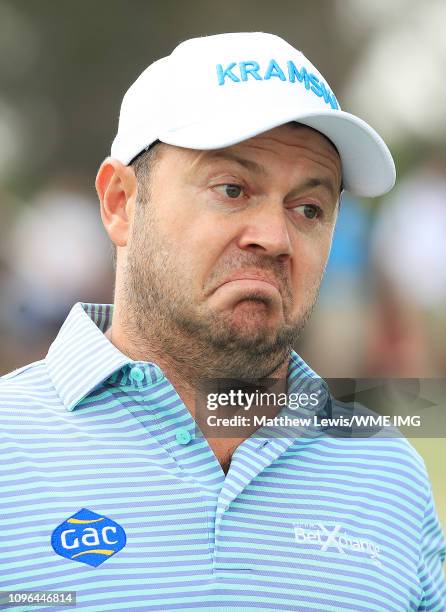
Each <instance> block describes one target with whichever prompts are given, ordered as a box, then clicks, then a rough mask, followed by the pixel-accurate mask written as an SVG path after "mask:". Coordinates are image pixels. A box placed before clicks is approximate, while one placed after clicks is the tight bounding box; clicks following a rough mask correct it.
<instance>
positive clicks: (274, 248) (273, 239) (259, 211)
mask: <svg viewBox="0 0 446 612" xmlns="http://www.w3.org/2000/svg"><path fill="white" fill-rule="evenodd" d="M247 215H248V217H247V219H245V223H244V226H243V229H242V231H241V233H240V238H239V245H238V246H239V248H240V249H243V250H248V251H251V252H255V253H257V254H261V253H263V254H264V255H270V256H271V257H282V258H286V257H289V256H291V255H292V244H291V240H290V235H289V231H288V223H287V216H286V210H285V209H284V207H283V205H282V203H281V202H274V203H273V202H271V201H269V202H265V203H264V205H261V206H258V207H256V208H251V209H250V210H249V211H247Z"/></svg>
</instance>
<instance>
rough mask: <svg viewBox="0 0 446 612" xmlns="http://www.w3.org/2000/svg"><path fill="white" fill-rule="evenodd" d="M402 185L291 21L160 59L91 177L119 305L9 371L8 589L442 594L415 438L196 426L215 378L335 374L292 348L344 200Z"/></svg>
mask: <svg viewBox="0 0 446 612" xmlns="http://www.w3.org/2000/svg"><path fill="white" fill-rule="evenodd" d="M394 179H395V170H394V165H393V161H392V158H391V155H390V153H389V151H388V149H387V147H386V145H385V144H384V143H383V141H382V140H381V139H380V137H379V136H378V135H377V134H376V133H375V132H374V131H373V130H372V128H370V127H369V126H368V125H367V124H365V123H364V122H363V121H361V120H360V119H358V118H356V117H354V116H352V115H350V114H348V113H344V112H342V111H341V110H340V109H339V106H338V102H337V100H336V98H335V96H334V94H333V93H332V91H331V89H330V88H329V86H328V85H327V83H326V81H325V80H324V79H323V77H322V75H321V74H320V73H319V72H318V71H317V70H316V69H315V67H314V66H313V65H312V64H310V62H309V61H308V60H307V59H306V58H305V57H304V56H303V55H302V54H301V53H300V52H299V51H296V50H295V49H294V48H293V47H291V46H290V45H289V44H287V43H286V42H285V41H283V40H282V39H280V38H278V37H276V36H273V35H270V34H261V33H245V34H223V35H218V36H211V37H204V38H201V39H194V40H190V41H186V42H184V43H182V44H181V45H179V46H178V47H177V48H176V49H175V50H174V52H173V53H172V54H171V55H170V56H169V57H167V58H163V59H161V60H159V61H158V62H155V63H154V64H152V65H151V66H150V67H149V68H148V69H147V70H146V71H145V72H143V73H142V75H141V76H140V77H139V79H138V80H137V81H136V82H135V83H134V84H133V85H132V87H131V88H130V89H129V90H128V92H127V93H126V95H125V97H124V100H123V104H122V108H121V115H120V122H119V129H118V133H117V136H116V138H115V141H114V143H113V146H112V151H111V157H110V158H107V159H106V160H105V161H104V162H103V164H102V165H101V167H100V169H99V172H98V176H97V181H96V185H97V191H98V195H99V199H100V203H101V215H102V219H103V222H104V226H105V228H106V230H107V232H108V235H109V236H110V238H111V240H112V242H113V243H114V245H115V246H116V288H115V304H114V309H113V308H112V307H111V306H109V305H104V306H100V305H91V304H76V305H75V306H74V307H73V310H72V311H71V313H70V315H69V317H68V319H67V320H66V322H65V324H64V325H63V327H62V329H61V331H60V333H59V335H58V336H57V338H56V340H55V341H54V343H53V344H52V346H51V348H50V350H49V352H48V355H47V357H46V358H45V359H44V360H43V361H41V362H38V363H35V364H31V365H30V366H27V367H25V368H22V369H21V370H18V371H16V372H13V373H11V374H10V375H8V376H6V377H5V378H4V379H3V382H2V385H1V387H0V388H1V397H2V404H1V405H2V420H3V423H4V425H3V440H2V442H3V443H4V444H5V448H4V450H3V453H2V461H3V462H6V470H5V476H4V482H3V483H2V487H3V495H2V499H1V500H0V503H1V507H2V512H1V515H0V516H1V527H2V536H3V540H4V543H5V544H4V548H3V549H2V551H1V552H0V554H1V568H2V571H1V577H0V586H1V589H3V590H4V591H5V590H8V591H13V590H20V589H22V590H30V591H31V590H32V591H36V590H46V591H48V590H49V591H76V592H77V606H78V607H79V608H81V609H86V610H87V609H88V610H98V611H99V610H108V609H115V610H176V609H182V610H183V609H186V610H199V609H203V610H223V609H224V610H240V609H242V610H245V609H261V610H347V609H349V610H392V611H395V610H401V611H402V610H408V609H411V610H427V609H429V610H443V609H444V607H445V605H446V595H445V584H444V578H443V575H442V562H443V560H444V558H445V555H446V547H445V542H444V539H443V536H442V532H441V528H440V526H439V523H438V519H437V517H436V513H435V509H434V505H433V499H432V493H431V490H430V485H429V479H428V476H427V474H426V471H425V467H424V464H423V461H422V460H421V458H420V457H419V456H418V455H417V453H416V452H415V451H414V450H413V449H412V447H411V446H410V445H409V444H408V443H407V442H406V441H405V440H404V439H401V438H391V439H385V438H361V439H348V440H345V439H337V438H334V437H328V436H326V435H324V433H323V432H322V431H319V432H316V433H314V432H313V434H312V435H304V434H303V435H297V434H296V435H294V433H295V432H294V433H293V430H288V435H287V433H286V432H285V433H283V434H282V435H274V429H275V428H274V427H272V428H270V429H268V428H257V429H255V428H251V434H250V435H249V436H244V437H240V435H235V432H234V431H233V430H231V429H230V428H227V429H226V430H225V432H224V433H225V434H226V435H224V436H221V435H220V436H219V435H218V433H221V431H219V432H217V433H216V434H215V435H214V436H212V435H206V436H205V435H200V433H202V432H200V428H198V427H196V420H197V422H198V418H199V414H198V412H199V407H198V403H197V395H198V392H199V391H200V390H201V389H202V384H203V380H211V381H212V380H214V379H236V380H238V381H241V382H242V383H243V382H250V381H252V380H255V381H257V382H259V383H260V384H262V381H265V380H270V379H273V380H275V381H279V382H278V390H282V391H283V390H285V391H286V392H287V393H288V394H289V397H291V393H296V392H298V391H299V390H301V389H302V388H306V387H307V386H308V381H310V382H311V381H313V382H314V381H315V380H317V375H316V374H315V373H314V372H313V371H312V370H311V369H310V368H309V366H308V365H307V364H305V363H304V362H303V360H302V359H301V358H300V357H299V356H298V355H297V354H296V353H295V352H294V351H292V346H293V343H294V341H295V340H296V338H297V337H298V335H299V332H300V331H301V329H302V327H303V326H304V324H305V322H306V320H307V319H308V317H309V316H310V313H311V310H312V308H313V305H314V302H315V300H316V296H317V292H318V288H319V284H320V281H321V277H322V275H323V271H324V268H325V264H326V261H327V257H328V253H329V249H330V243H331V238H332V233H333V228H334V225H335V221H336V215H337V210H338V207H339V195H340V192H341V190H342V189H346V190H350V191H351V192H353V193H356V194H359V195H368V196H373V195H379V194H381V193H384V192H386V191H387V190H389V189H390V188H391V187H392V185H393V183H394ZM281 381H282V382H281ZM287 408H288V407H285V409H287ZM266 412H267V413H268V415H269V416H270V417H273V416H277V415H278V414H279V412H280V413H282V412H283V410H281V409H280V407H279V406H278V405H273V406H272V407H269V408H267V409H266ZM307 412H308V413H309V414H311V409H308V411H307ZM64 596H66V597H68V595H64ZM25 609H26V608H25ZM40 609H52V607H51V605H50V603H48V601H46V602H44V603H42V604H41V608H40Z"/></svg>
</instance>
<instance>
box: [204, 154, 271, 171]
mask: <svg viewBox="0 0 446 612" xmlns="http://www.w3.org/2000/svg"><path fill="white" fill-rule="evenodd" d="M206 158H207V159H215V158H217V159H223V160H228V161H233V162H236V163H238V164H240V165H241V166H243V167H244V168H246V169H247V170H252V172H255V173H256V174H263V175H266V174H267V172H266V170H265V167H264V166H262V165H261V164H258V163H257V162H255V161H252V160H251V159H246V158H245V157H240V156H239V155H237V154H236V153H232V151H212V152H209V154H208V155H206Z"/></svg>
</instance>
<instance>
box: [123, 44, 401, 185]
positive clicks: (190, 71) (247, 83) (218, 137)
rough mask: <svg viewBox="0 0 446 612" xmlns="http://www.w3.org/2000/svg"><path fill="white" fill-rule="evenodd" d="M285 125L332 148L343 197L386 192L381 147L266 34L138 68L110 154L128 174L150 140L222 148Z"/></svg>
mask: <svg viewBox="0 0 446 612" xmlns="http://www.w3.org/2000/svg"><path fill="white" fill-rule="evenodd" d="M292 121H296V122H298V123H301V124H304V125H307V126H309V127H312V128H314V129H315V130H318V131H319V132H320V133H322V134H324V136H326V137H327V138H328V139H329V140H331V142H332V143H333V144H334V145H335V147H336V148H337V150H338V153H339V155H340V158H341V164H342V176H343V186H344V189H346V190H347V191H349V192H350V193H352V194H355V195H361V196H370V197H372V196H378V195H382V194H384V193H386V192H387V191H389V190H390V189H391V188H392V187H393V185H394V183H395V165H394V162H393V159H392V155H391V153H390V151H389V149H388V148H387V146H386V144H385V143H384V141H383V140H382V138H381V137H380V136H379V135H378V134H377V132H375V130H374V129H373V128H372V127H370V126H369V125H368V124H367V123H366V122H365V121H363V120H362V119H360V118H359V117H356V116H355V115H352V114H350V113H347V112H345V111H342V110H341V108H340V106H339V102H338V101H337V99H336V97H335V95H334V93H333V91H332V89H331V88H330V86H329V85H328V83H327V81H326V80H325V79H324V77H323V76H322V75H321V73H320V72H319V71H318V70H317V69H316V68H315V67H314V66H313V64H312V63H311V62H310V61H309V60H308V59H307V58H306V57H305V56H304V55H303V54H302V53H301V52H300V51H298V50H297V49H295V48H294V47H292V46H291V45H290V44H289V43H287V42H286V41H285V40H283V39H282V38H280V37H279V36H276V35H274V34H268V33H264V32H243V33H228V34H216V35H213V36H203V37H200V38H193V39H190V40H186V41H184V42H182V43H181V44H179V45H178V46H177V47H176V48H175V49H174V50H173V51H172V53H171V54H170V55H169V56H167V57H164V58H162V59H159V60H157V61H155V62H154V63H153V64H151V65H150V66H149V67H148V68H146V70H144V72H142V74H141V75H140V76H139V77H138V78H137V80H136V81H135V82H134V83H133V85H131V86H130V88H129V89H128V91H127V92H126V94H125V95H124V98H123V101H122V106H121V112H120V116H119V126H118V133H117V135H116V137H115V139H114V141H113V144H112V148H111V155H112V157H114V158H115V159H118V160H120V161H121V162H122V163H123V164H125V165H128V164H129V163H130V162H131V161H132V160H133V159H134V158H135V157H136V156H137V155H138V154H139V153H141V152H142V151H143V150H144V149H146V148H148V147H149V146H150V145H151V144H153V143H154V142H156V141H158V140H159V141H161V142H164V143H166V144H170V145H175V146H178V147H186V148H190V149H201V150H207V149H221V148H224V147H229V146H231V145H234V144H237V143H239V142H242V141H243V140H247V139H248V138H252V137H253V136H256V135H258V134H261V133H263V132H266V131H267V130H270V129H272V128H274V127H277V126H279V125H282V124H285V123H289V122H292Z"/></svg>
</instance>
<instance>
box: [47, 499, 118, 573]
mask: <svg viewBox="0 0 446 612" xmlns="http://www.w3.org/2000/svg"><path fill="white" fill-rule="evenodd" d="M125 544H126V535H125V531H124V529H123V528H122V527H121V525H118V523H115V521H112V520H111V519H109V518H107V517H106V516H103V515H101V514H96V512H92V511H91V510H87V509H86V508H82V510H79V512H76V514H73V516H70V518H68V519H67V520H65V521H64V522H63V523H61V524H60V525H59V526H58V527H56V529H55V530H54V531H53V533H52V535H51V545H52V547H53V549H54V551H55V552H56V553H57V554H58V555H60V556H61V557H65V558H66V559H71V560H73V561H80V562H81V563H86V564H87V565H91V566H92V567H98V565H101V563H104V561H106V560H107V559H109V558H110V557H111V556H113V555H114V554H115V553H117V552H119V551H120V550H121V549H122V548H124V546H125Z"/></svg>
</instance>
